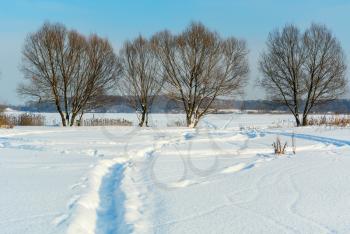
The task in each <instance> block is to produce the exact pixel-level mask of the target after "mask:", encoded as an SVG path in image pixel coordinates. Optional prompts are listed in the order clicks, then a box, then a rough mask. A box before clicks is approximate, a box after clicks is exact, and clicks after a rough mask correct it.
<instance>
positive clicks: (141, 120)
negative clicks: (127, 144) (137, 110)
mask: <svg viewBox="0 0 350 234" xmlns="http://www.w3.org/2000/svg"><path fill="white" fill-rule="evenodd" d="M145 119H146V112H145V111H144V110H142V113H141V119H140V122H139V126H140V127H143V124H144V122H145Z"/></svg>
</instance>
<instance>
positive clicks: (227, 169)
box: [221, 163, 247, 174]
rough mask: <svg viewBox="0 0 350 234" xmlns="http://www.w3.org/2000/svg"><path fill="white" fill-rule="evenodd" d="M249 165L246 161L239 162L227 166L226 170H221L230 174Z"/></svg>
mask: <svg viewBox="0 0 350 234" xmlns="http://www.w3.org/2000/svg"><path fill="white" fill-rule="evenodd" d="M246 167H247V164H245V163H238V164H236V165H233V166H231V167H227V168H225V169H224V170H222V171H221V173H224V174H228V173H234V172H238V171H241V170H243V169H245V168H246Z"/></svg>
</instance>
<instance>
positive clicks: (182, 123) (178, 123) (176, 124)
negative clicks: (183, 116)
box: [167, 120, 187, 127]
mask: <svg viewBox="0 0 350 234" xmlns="http://www.w3.org/2000/svg"><path fill="white" fill-rule="evenodd" d="M167 126H168V127H186V126H187V124H186V122H185V121H184V120H175V121H172V122H170V123H168V124H167Z"/></svg>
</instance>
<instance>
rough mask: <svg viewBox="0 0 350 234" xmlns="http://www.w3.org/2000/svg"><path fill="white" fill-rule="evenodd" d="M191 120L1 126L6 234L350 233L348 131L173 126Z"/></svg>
mask: <svg viewBox="0 0 350 234" xmlns="http://www.w3.org/2000/svg"><path fill="white" fill-rule="evenodd" d="M45 115H46V116H47V119H48V121H49V122H55V121H57V119H58V118H57V116H54V115H53V114H45ZM95 115H96V114H95ZM100 115H102V114H100ZM108 117H113V118H125V119H128V120H132V121H134V123H135V121H136V119H137V117H136V116H135V115H132V114H108ZM183 117H184V116H183V115H180V114H169V115H167V114H154V115H152V116H151V125H152V127H150V128H144V129H142V128H138V127H136V126H134V127H79V128H78V127H73V128H60V127H17V128H14V129H0V187H1V193H0V207H1V209H0V230H1V233H11V234H13V233H33V234H41V233H69V234H80V233H81V234H89V233H317V234H319V233H350V222H349V220H350V212H349V211H350V170H349V168H350V157H349V155H350V139H349V136H350V128H338V127H302V128H294V127H293V118H292V116H289V115H281V114H278V115H277V114H276V115H273V114H238V113H233V114H217V115H209V116H208V117H206V118H205V119H203V120H202V121H200V123H199V127H198V128H196V129H189V128H185V127H166V126H167V124H168V123H169V122H171V121H175V120H181V119H182V118H183ZM277 136H279V137H280V138H281V140H282V142H283V143H284V142H285V141H286V142H287V143H288V148H287V154H286V155H282V156H275V155H273V154H272V152H273V149H272V147H271V144H272V142H273V141H274V140H275V138H276V137H277ZM292 136H294V137H295V141H296V146H297V147H296V152H297V153H296V154H295V155H294V154H293V153H292V149H291V145H292Z"/></svg>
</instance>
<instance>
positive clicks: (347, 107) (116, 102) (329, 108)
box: [11, 96, 350, 114]
mask: <svg viewBox="0 0 350 234" xmlns="http://www.w3.org/2000/svg"><path fill="white" fill-rule="evenodd" d="M103 99H104V101H103V103H104V105H103V106H101V107H97V108H94V109H91V110H90V112H99V113H107V112H109V113H133V112H135V109H134V108H133V107H132V106H130V104H129V101H128V100H129V98H128V97H125V96H105V97H103ZM181 105H182V103H180V102H176V101H174V100H171V99H169V98H168V97H166V96H159V97H158V98H156V99H155V103H154V105H153V107H152V110H151V112H152V113H181V112H182V110H183V108H182V106H181ZM302 107H303V105H301V107H300V109H302ZM11 108H12V109H15V110H19V111H26V112H56V109H55V107H54V105H52V103H49V102H41V103H37V102H32V103H27V104H26V105H24V106H11ZM220 110H224V111H229V110H242V111H249V110H251V111H257V112H262V113H264V112H287V111H288V109H287V107H286V106H285V105H283V104H280V103H276V102H273V101H269V100H244V101H241V100H232V99H218V100H216V101H215V102H214V104H213V106H212V110H211V112H214V113H215V112H219V111H220ZM313 112H314V113H326V112H333V113H346V114H347V113H350V99H339V100H334V101H331V102H329V103H326V104H322V105H320V106H317V107H315V109H314V110H313Z"/></svg>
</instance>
